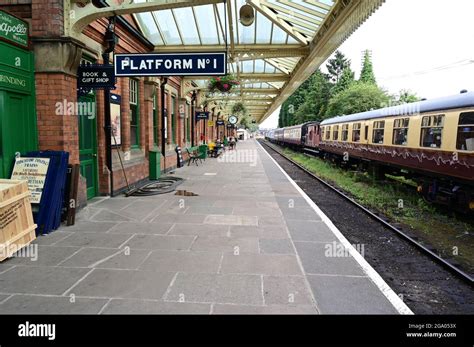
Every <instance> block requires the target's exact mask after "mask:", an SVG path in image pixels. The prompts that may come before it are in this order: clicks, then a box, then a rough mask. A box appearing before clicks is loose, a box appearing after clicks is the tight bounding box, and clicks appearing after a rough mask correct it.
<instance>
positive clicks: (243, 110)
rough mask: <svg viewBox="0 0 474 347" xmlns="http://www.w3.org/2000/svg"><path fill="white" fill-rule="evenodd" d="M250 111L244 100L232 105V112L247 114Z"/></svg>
mask: <svg viewBox="0 0 474 347" xmlns="http://www.w3.org/2000/svg"><path fill="white" fill-rule="evenodd" d="M247 113H248V110H247V107H246V106H245V105H244V104H243V103H242V102H240V101H239V102H236V103H235V104H234V105H233V106H232V114H235V115H237V116H238V115H245V114H247Z"/></svg>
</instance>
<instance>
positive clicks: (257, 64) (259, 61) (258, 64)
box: [255, 59, 265, 73]
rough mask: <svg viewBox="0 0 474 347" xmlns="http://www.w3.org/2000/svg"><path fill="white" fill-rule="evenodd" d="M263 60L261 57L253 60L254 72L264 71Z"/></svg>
mask: <svg viewBox="0 0 474 347" xmlns="http://www.w3.org/2000/svg"><path fill="white" fill-rule="evenodd" d="M264 65H265V62H264V61H263V60H262V59H257V60H255V73H263V72H265V67H264Z"/></svg>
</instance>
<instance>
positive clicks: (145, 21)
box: [135, 12, 163, 45]
mask: <svg viewBox="0 0 474 347" xmlns="http://www.w3.org/2000/svg"><path fill="white" fill-rule="evenodd" d="M135 17H136V19H137V21H138V25H139V26H140V28H141V29H142V30H143V33H144V35H145V36H146V37H147V38H148V39H149V40H150V41H151V42H152V43H153V44H154V45H162V44H163V40H162V39H161V35H160V33H159V31H158V28H157V26H156V23H155V20H154V19H153V16H152V15H151V13H150V12H144V13H138V14H136V15H135Z"/></svg>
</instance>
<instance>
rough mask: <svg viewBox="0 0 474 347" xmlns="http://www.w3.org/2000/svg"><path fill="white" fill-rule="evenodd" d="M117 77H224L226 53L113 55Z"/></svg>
mask: <svg viewBox="0 0 474 347" xmlns="http://www.w3.org/2000/svg"><path fill="white" fill-rule="evenodd" d="M114 65H115V75H116V76H223V75H226V73H227V53H226V52H212V53H146V54H140V53H138V54H115V56H114Z"/></svg>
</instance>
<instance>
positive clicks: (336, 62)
mask: <svg viewBox="0 0 474 347" xmlns="http://www.w3.org/2000/svg"><path fill="white" fill-rule="evenodd" d="M350 67H351V61H350V60H349V59H347V58H346V57H345V55H344V54H342V53H341V52H340V51H336V54H335V55H334V58H332V59H329V60H328V62H327V64H326V68H327V69H328V73H329V79H330V81H331V82H332V83H334V84H337V83H338V82H339V79H340V78H341V76H342V72H343V71H344V69H346V68H349V69H350Z"/></svg>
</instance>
